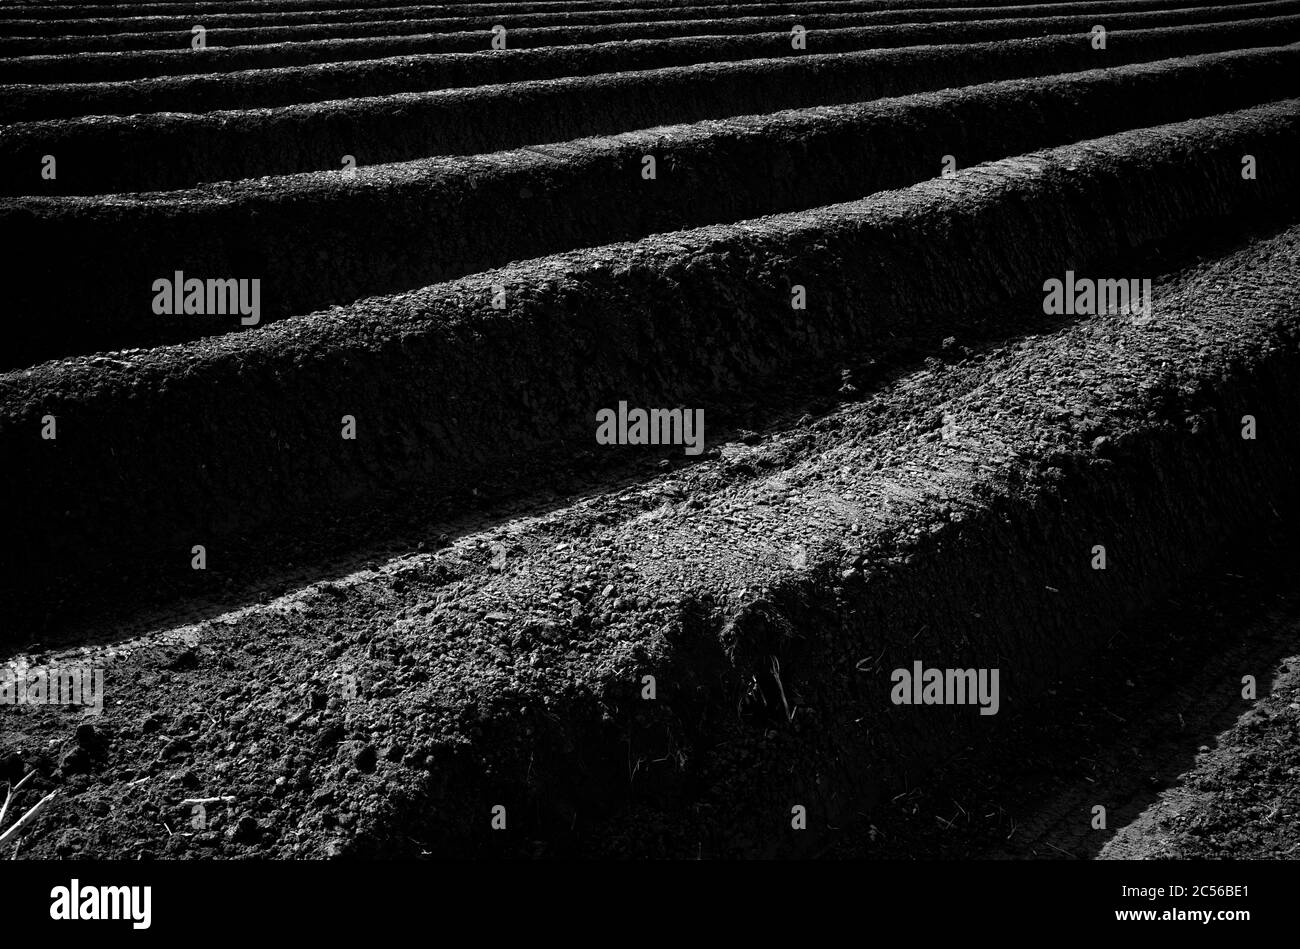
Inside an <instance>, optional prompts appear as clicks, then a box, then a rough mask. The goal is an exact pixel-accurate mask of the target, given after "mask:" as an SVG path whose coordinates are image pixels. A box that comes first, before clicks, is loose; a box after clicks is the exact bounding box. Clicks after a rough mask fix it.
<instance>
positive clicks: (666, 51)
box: [0, 0, 1300, 122]
mask: <svg viewBox="0 0 1300 949" xmlns="http://www.w3.org/2000/svg"><path fill="white" fill-rule="evenodd" d="M1269 7H1270V12H1271V13H1279V14H1285V15H1278V16H1269V17H1259V18H1256V17H1244V18H1242V17H1238V15H1237V8H1236V7H1211V8H1207V9H1206V10H1204V11H1195V12H1193V13H1135V14H1125V15H1123V16H1116V17H1112V18H1110V19H1109V26H1108V27H1107V33H1108V35H1107V42H1106V47H1107V49H1109V47H1110V45H1111V36H1110V34H1113V33H1131V32H1133V31H1134V30H1137V29H1174V28H1177V27H1178V26H1182V25H1188V26H1193V25H1203V26H1204V27H1205V28H1207V29H1210V30H1214V31H1221V32H1222V33H1223V34H1224V35H1225V36H1232V35H1235V34H1234V32H1233V31H1234V30H1238V29H1241V28H1247V29H1255V30H1259V29H1268V28H1272V29H1276V30H1279V31H1284V30H1286V29H1287V28H1288V27H1289V26H1291V25H1292V24H1293V23H1294V22H1296V19H1297V17H1296V15H1297V12H1300V0H1280V2H1278V3H1276V4H1269ZM1093 25H1094V23H1093V18H1092V17H1063V18H1060V19H1057V18H1054V17H1037V18H1031V19H1020V20H993V21H988V22H980V23H958V24H952V23H931V24H923V25H909V26H881V27H855V28H845V29H836V30H824V31H817V32H813V33H810V34H808V36H807V46H806V48H804V49H796V48H794V46H793V45H792V43H791V37H790V34H789V33H788V32H784V33H782V32H777V33H766V34H756V35H747V36H694V37H672V38H666V39H649V40H627V41H622V42H604V43H588V42H586V41H581V42H580V43H579V45H567V44H566V45H560V46H545V45H544V46H541V47H539V48H536V49H513V50H501V51H492V52H485V51H479V52H465V53H456V52H444V53H425V54H421V55H416V56H399V57H389V58H381V59H369V58H363V59H360V60H356V61H343V62H327V63H322V64H316V65H305V66H280V67H274V68H267V69H251V70H245V71H241V72H233V73H223V72H207V73H204V74H202V75H185V76H160V77H157V78H147V79H128V80H124V81H121V82H104V83H71V82H70V83H62V82H60V83H58V84H51V85H30V84H27V85H24V84H17V85H8V86H0V93H3V97H2V98H0V121H7V122H18V121H31V120H38V119H55V118H67V117H73V116H79V115H131V114H136V113H143V112H190V113H200V112H214V111H218V110H222V109H250V108H269V107H274V106H282V105H294V104H298V103H303V102H322V101H327V100H330V99H342V98H348V97H350V96H355V95H357V94H358V92H364V93H365V95H367V96H381V95H392V94H395V93H405V92H429V91H434V90H439V89H456V88H467V87H471V86H482V85H492V84H500V83H516V82H527V81H530V80H540V79H554V78H559V77H563V76H590V75H596V74H600V73H621V72H630V71H634V70H645V69H663V68H666V67H671V66H684V65H691V64H695V63H718V62H735V61H739V60H747V59H764V58H790V59H802V58H806V57H808V56H817V55H823V56H824V55H828V54H832V53H840V52H857V51H860V50H871V49H889V48H899V47H907V46H924V45H932V44H945V45H958V44H973V43H987V42H993V41H1002V42H1006V41H1009V40H1014V39H1024V38H1029V37H1038V36H1073V37H1076V38H1077V43H1078V44H1079V45H1080V46H1083V47H1087V48H1088V49H1090V50H1092V51H1093V52H1096V53H1098V54H1102V53H1105V52H1106V50H1104V49H1098V48H1095V44H1094V43H1093V42H1092V36H1091V33H1090V30H1091V29H1092V26H1093ZM552 39H554V38H553V37H543V38H542V39H541V42H543V43H545V42H549V41H550V40H552ZM435 41H437V38H435ZM475 41H476V42H477V38H476V40H475ZM350 42H351V41H347V40H341V41H337V42H332V41H328V40H327V41H322V42H319V43H307V44H301V45H302V47H303V48H304V49H306V50H325V49H327V48H329V47H332V46H337V45H346V44H348V43H350ZM363 45H364V44H363ZM1238 45H1240V44H1238ZM213 52H214V54H215V58H216V59H220V58H222V57H223V56H224V55H225V53H227V52H228V53H229V54H230V55H231V56H239V55H241V54H240V51H238V50H229V51H224V52H222V51H215V50H214V51H213ZM147 55H148V56H151V57H155V56H166V55H169V54H147ZM171 55H174V56H176V57H178V58H180V59H181V60H185V59H187V58H188V57H189V55H190V54H189V53H176V54H171ZM259 55H261V54H260V53H259ZM329 55H333V54H329ZM357 55H358V56H362V57H365V56H366V52H365V51H364V50H358V51H357ZM83 58H84V59H86V60H90V59H91V57H72V58H70V59H83ZM110 58H111V54H110ZM1098 60H1099V62H1098V65H1100V64H1101V61H1100V60H1101V57H1100V56H1098ZM68 71H69V72H70V73H76V72H78V71H79V70H78V69H77V68H75V67H73V68H70V69H69V70H68ZM47 72H48V70H47ZM58 72H59V70H57V69H56V70H55V71H54V72H53V75H54V76H56V77H57V76H58Z"/></svg>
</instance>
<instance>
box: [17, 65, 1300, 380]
mask: <svg viewBox="0 0 1300 949" xmlns="http://www.w3.org/2000/svg"><path fill="white" fill-rule="evenodd" d="M1292 96H1300V46H1290V47H1284V48H1281V49H1272V50H1255V51H1239V52H1231V53H1223V54H1214V55H1206V56H1201V57H1193V58H1187V59H1176V60H1165V61H1161V62H1157V63H1154V64H1150V65H1145V64H1143V65H1134V66H1125V67H1117V68H1114V69H1109V70H1095V71H1089V72H1083V73H1078V74H1073V75H1063V76H1052V77H1036V78H1034V79H1029V80H1015V81H1009V82H1000V83H992V84H987V85H975V86H968V87H965V88H960V89H949V90H945V91H943V92H936V93H930V94H925V95H918V96H912V97H909V98H902V99H881V100H876V101H872V102H867V103H857V104H851V105H841V106H827V107H820V108H814V109H807V110H803V111H792V112H778V113H773V114H767V115H758V116H745V117H740V118H732V119H724V120H715V121H709V122H701V123H697V124H694V125H679V126H668V127H658V128H653V129H648V130H643V131H637V132H629V133H624V134H622V135H618V136H615V137H611V138H593V139H586V140H577V141H570V142H564V143H562V144H558V145H550V146H540V147H532V148H528V149H523V150H519V151H502V152H496V153H492V154H485V155H474V156H468V157H464V158H446V159H426V160H420V161H415V162H410V163H405V164H391V165H380V166H374V167H364V166H363V167H361V168H358V169H357V170H356V172H355V173H353V174H343V173H335V172H331V173H325V174H317V175H298V176H289V177H283V178H271V179H264V180H260V181H256V182H241V183H236V184H221V185H212V186H207V187H204V188H201V189H197V190H194V191H187V192H164V193H156V194H149V195H141V196H114V197H109V198H91V199H86V200H81V201H68V200H67V199H58V198H28V199H18V200H14V201H11V202H10V203H9V204H8V205H7V206H6V207H5V208H3V209H0V227H4V228H6V229H10V230H13V231H14V232H19V231H21V232H22V233H24V234H26V235H27V236H28V239H27V240H26V241H25V242H24V243H23V244H21V245H19V246H17V247H15V248H13V249H11V251H10V253H9V263H10V266H11V267H12V268H13V269H14V271H15V272H17V273H22V274H24V275H25V279H24V281H23V282H22V283H21V284H19V285H16V286H11V287H10V289H9V312H10V318H11V330H10V349H9V355H8V357H7V358H8V359H9V360H11V362H10V364H11V365H24V364H28V363H30V362H34V361H38V360H40V359H45V358H50V357H54V356H65V355H74V354H81V353H89V352H94V351H96V350H102V349H114V348H122V347H138V346H151V345H157V344H159V343H164V342H175V341H179V340H182V339H191V338H195V337H198V336H202V335H208V334H214V333H224V332H233V331H236V330H238V329H240V328H241V326H242V325H245V324H243V323H242V322H241V317H240V315H239V314H237V313H234V312H233V311H232V312H231V313H228V314H225V315H223V316H215V315H213V316H207V317H205V316H200V315H181V314H169V315H165V316H163V315H158V314H156V313H154V312H153V311H152V310H151V307H150V304H151V301H152V299H153V293H152V292H151V291H149V287H150V285H151V284H152V282H153V281H154V279H156V278H158V277H160V276H169V275H171V274H173V273H174V272H177V271H180V272H183V273H186V274H190V275H194V276H204V275H212V276H215V275H226V276H237V277H239V278H254V277H255V278H258V279H259V280H260V281H261V295H260V301H259V307H260V309H259V312H258V325H264V324H266V323H269V322H271V321H272V320H275V319H279V318H282V317H285V316H290V315H293V314H299V313H305V312H309V311H311V310H313V309H319V308H321V307H325V306H329V305H334V304H343V303H348V302H351V301H353V300H357V299H360V298H361V297H365V296H370V295H374V294H380V293H391V292H395V291H400V290H408V289H414V288H418V287H423V286H426V285H429V284H434V283H437V282H439V281H442V280H448V279H451V278H454V277H460V276H463V275H466V274H472V273H475V272H477V271H482V270H487V269H489V268H492V267H498V266H502V265H504V264H507V263H509V262H510V261H514V260H526V259H529V258H533V257H541V256H545V255H548V254H554V253H558V252H561V251H566V250H572V249H577V248H582V247H587V246H595V245H600V244H607V243H612V242H614V241H622V240H632V239H638V238H641V237H645V236H647V235H649V234H652V233H656V232H662V231H669V230H675V229H679V228H687V227H697V226H703V225H707V224H716V223H728V222H734V221H738V220H741V219H744V218H749V217H758V216H761V215H765V214H775V213H781V212H788V211H795V210H801V209H804V208H810V207H818V206H821V205H826V204H833V203H837V202H842V201H847V200H852V199H856V198H860V197H862V196H864V195H869V194H872V193H874V192H876V191H882V190H885V189H889V188H899V187H904V186H907V185H911V184H914V183H917V182H919V181H924V180H925V179H927V178H934V177H937V176H938V175H939V174H940V173H941V171H942V165H943V161H944V157H945V156H951V161H952V162H953V167H956V165H957V163H958V162H959V163H960V166H961V167H969V166H971V165H975V164H979V163H982V162H987V161H993V160H997V159H1000V158H1005V157H1008V156H1013V155H1017V154H1020V153H1021V152H1024V151H1029V150H1032V149H1036V148H1044V147H1049V146H1055V145H1063V144H1067V143H1070V142H1074V141H1078V140H1080V139H1084V138H1095V137H1098V136H1101V135H1106V134H1111V133H1113V132H1118V131H1121V130H1124V129H1131V128H1140V127H1143V126H1147V125H1161V124H1165V123H1169V122H1174V121H1180V120H1184V119H1188V118H1193V117H1198V116H1206V115H1213V114H1215V113H1219V112H1229V111H1232V110H1235V109H1240V108H1244V107H1246V106H1250V105H1255V104H1257V103H1260V102H1266V101H1269V100H1272V99H1281V98H1286V97H1292ZM647 157H649V158H651V159H652V160H653V161H654V162H655V167H654V178H653V179H647V178H646V176H645V173H646V168H647V165H646V158H647ZM51 247H58V249H59V251H58V253H51V252H50V248H51ZM88 300H94V301H95V304H94V306H93V307H88V306H87V301H88Z"/></svg>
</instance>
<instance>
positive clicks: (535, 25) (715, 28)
mask: <svg viewBox="0 0 1300 949" xmlns="http://www.w3.org/2000/svg"><path fill="white" fill-rule="evenodd" d="M812 6H813V7H816V6H819V4H813V5H812ZM828 6H829V4H828ZM840 6H847V5H845V4H840ZM1189 6H1190V5H1189V4H1188V3H1187V2H1186V0H1118V2H1116V0H1111V2H1107V0H1072V2H1068V3H1066V2H1063V3H1050V2H1041V3H1037V4H1027V5H1026V4H1017V5H1015V6H1001V7H997V6H994V7H956V8H954V7H941V8H934V9H924V10H882V9H872V10H866V11H864V10H861V8H860V7H857V8H856V9H854V8H847V9H846V10H844V11H841V10H826V11H823V10H815V9H806V8H800V11H799V12H798V13H797V14H789V13H786V14H784V16H781V13H782V11H780V10H776V9H771V10H769V9H767V8H766V7H761V6H760V7H754V8H752V10H741V11H739V12H737V11H734V10H715V9H712V8H709V7H674V8H672V11H671V15H667V11H665V12H663V13H661V14H659V15H656V14H657V13H658V11H644V10H619V11H601V12H597V13H591V14H583V13H580V12H574V13H550V14H538V15H536V16H530V17H528V18H527V19H524V20H513V19H511V20H509V21H508V22H507V23H505V24H501V25H504V26H506V27H507V29H508V35H507V38H506V42H507V45H508V46H509V47H512V48H513V47H516V46H518V45H519V44H520V43H521V42H523V41H524V38H526V37H527V36H529V35H535V34H536V33H537V32H538V31H539V30H545V29H550V30H551V31H552V32H551V34H550V35H555V36H563V35H564V34H565V33H566V32H568V31H572V30H575V29H578V28H583V29H591V28H593V27H598V26H604V27H605V31H606V32H608V33H610V34H611V35H618V34H617V32H616V30H617V27H620V26H622V27H624V28H625V29H626V30H628V31H640V35H642V36H649V35H661V36H672V35H686V34H691V33H694V34H701V33H718V34H725V33H760V32H767V31H775V30H785V31H789V30H790V28H791V25H792V24H794V23H798V24H800V25H802V26H804V27H805V28H807V29H826V28H830V27H832V26H835V25H841V26H842V25H850V24H861V25H882V26H883V25H889V24H897V23H935V22H948V21H978V20H1003V19H1023V18H1025V17H1032V16H1069V15H1082V14H1088V15H1092V16H1098V17H1104V16H1107V15H1109V14H1113V13H1120V12H1135V11H1139V10H1176V9H1186V8H1188V7H1189ZM1258 6H1267V3H1263V4H1261V3H1249V4H1240V7H1241V8H1242V9H1243V10H1244V11H1247V12H1243V13H1242V16H1246V15H1248V12H1249V11H1250V10H1251V9H1252V8H1254V7H1258ZM501 19H502V18H501V17H499V16H489V17H464V16H461V17H443V18H438V19H425V18H421V17H415V16H410V15H405V16H401V17H399V18H394V19H388V20H363V21H358V22H343V23H331V22H320V21H318V20H308V21H307V22H304V23H298V24H271V25H266V26H261V25H258V26H249V27H242V26H233V27H227V26H224V25H222V24H221V21H219V20H212V19H210V18H207V17H205V18H204V22H203V24H202V25H203V26H204V28H205V30H206V36H205V43H206V48H207V49H208V50H212V49H216V48H229V47H232V46H245V45H261V44H270V43H286V42H293V41H299V42H301V41H304V40H319V39H349V38H352V39H356V38H360V39H371V40H374V39H376V38H380V37H386V36H387V37H394V36H408V37H409V36H412V35H414V34H428V33H451V32H477V33H478V34H480V35H485V34H486V35H489V36H490V35H491V34H490V31H491V30H492V28H493V27H494V26H496V25H498V24H500V23H501ZM0 22H2V21H0ZM702 23H707V24H711V25H710V26H709V27H708V28H704V27H701V26H700V24H702ZM195 25H196V24H194V23H189V22H187V23H183V24H173V25H172V26H171V27H170V29H168V30H167V31H165V32H142V33H113V32H103V33H94V34H88V35H63V36H5V35H4V31H3V29H2V28H0V53H3V54H4V55H6V56H34V55H40V54H56V53H93V52H123V51H132V50H175V51H182V50H183V51H187V52H190V53H194V52H197V51H196V50H194V49H193V48H192V43H193V41H194V36H193V33H192V29H193V27H194V26H195ZM653 31H659V32H658V33H657V34H656V33H654V32H653ZM625 35H626V37H627V38H635V35H634V33H632V32H629V33H627V34H625ZM393 48H394V49H396V48H398V47H396V46H394V47H393ZM473 48H474V49H483V48H486V44H485V43H479V44H478V45H476V46H474V47H473ZM274 52H275V51H273V50H268V54H269V53H274ZM191 58H196V59H199V60H202V59H203V55H202V54H200V55H199V56H198V57H193V56H192V57H191ZM69 78H75V77H69Z"/></svg>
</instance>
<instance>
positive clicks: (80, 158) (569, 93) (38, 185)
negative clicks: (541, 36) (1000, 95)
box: [0, 17, 1300, 194]
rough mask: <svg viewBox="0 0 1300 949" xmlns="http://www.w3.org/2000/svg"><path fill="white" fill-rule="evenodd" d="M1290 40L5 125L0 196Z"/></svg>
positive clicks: (604, 128)
mask: <svg viewBox="0 0 1300 949" xmlns="http://www.w3.org/2000/svg"><path fill="white" fill-rule="evenodd" d="M1296 40H1300V17H1288V18H1283V19H1276V20H1258V21H1250V22H1246V23H1230V24H1221V25H1214V26H1209V25H1201V26H1186V27H1171V28H1167V29H1162V30H1145V31H1121V32H1117V33H1113V34H1111V35H1110V37H1109V40H1108V44H1107V48H1106V49H1105V50H1096V49H1093V47H1092V46H1091V44H1090V43H1089V42H1088V39H1087V37H1086V36H1078V37H1051V38H1040V39H1024V40H1010V41H1001V42H995V43H978V44H968V45H960V46H932V47H919V48H914V49H900V50H873V51H869V52H857V53H844V54H834V55H813V56H806V57H799V58H782V59H777V60H752V61H741V62H722V63H704V64H699V65H693V66H685V67H676V68H670V69H657V70H647V71H634V72H624V73H621V74H618V75H597V76H580V77H567V78H563V79H555V80H547V81H531V82H520V83H515V84H513V85H496V86H482V87H478V88H469V89H449V90H444V91H439V92H425V93H419V94H409V95H391V96H387V97H375V98H366V99H352V100H344V101H333V102H325V103H317V104H310V105H295V106H288V107H285V108H278V109H269V110H268V109H242V110H240V111H224V112H216V113H212V114H207V115H196V114H176V113H171V114H152V115H135V116H123V117H117V116H97V117H85V118H76V119H68V120H62V121H41V122H26V123H16V124H12V125H9V126H7V127H5V128H0V193H9V194H94V193H106V192H123V191H150V190H168V189H175V188H188V187H192V186H193V185H195V184H198V183H201V182H205V181H221V180H235V179H242V178H256V177H261V176H265V175H282V174H293V173H298V172H306V171H318V170H326V169H338V168H341V167H343V164H344V156H349V155H350V156H353V157H354V159H355V161H356V162H357V163H358V164H361V165H371V164H381V163H387V162H400V161H409V160H412V159H417V158H424V157H430V156H435V155H472V154H477V153H480V152H492V151H500V150H503V149H510V148H519V147H521V146H524V145H534V144H542V143H546V142H564V141H568V140H570V139H574V138H581V137H585V136H591V135H608V134H613V133H617V132H622V131H629V130H635V129H643V128H650V127H653V126H656V125H664V124H677V123H683V122H694V121H699V120H702V119H712V118H725V117H727V116H734V115H749V114H759V113H763V112H769V111H773V110H777V109H792V108H806V107H808V106H813V105H827V104H835V103H844V102H860V101H865V100H869V99H872V98H877V97H882V96H891V95H904V94H907V93H912V92H922V91H927V90H932V89H941V88H945V87H949V86H962V85H969V84H972V83H978V82H990V81H995V80H999V79H1013V78H1026V77H1030V76H1038V75H1050V74H1053V73H1060V72H1071V71H1082V70H1087V69H1095V68H1099V67H1114V66H1119V65H1125V64H1129V63H1134V62H1148V61H1151V60H1156V59H1164V58H1168V57H1171V56H1177V55H1194V54H1198V53H1206V52H1217V51H1222V50H1229V49H1237V48H1250V47H1256V46H1266V45H1272V44H1278V45H1282V44H1285V43H1289V42H1294V41H1296ZM513 55H515V56H519V57H528V56H532V55H534V53H533V52H532V51H520V52H517V53H515V54H513ZM537 55H539V56H547V55H550V54H549V52H538V53H537ZM354 68H358V69H359V68H363V67H361V66H360V65H355V66H354ZM141 106H142V108H149V109H152V108H154V107H156V106H157V102H156V100H155V101H153V102H152V103H150V104H146V103H141ZM46 156H53V159H54V161H55V163H56V168H57V177H55V178H53V179H51V178H50V177H49V176H48V174H47V175H45V176H43V175H42V170H43V168H47V167H48V166H49V160H48V159H47V158H46Z"/></svg>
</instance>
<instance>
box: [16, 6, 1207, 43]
mask: <svg viewBox="0 0 1300 949" xmlns="http://www.w3.org/2000/svg"><path fill="white" fill-rule="evenodd" d="M1026 2H1027V0H972V2H969V3H966V2H960V0H958V2H954V0H899V2H885V3H874V2H862V0H810V2H808V3H773V2H771V0H760V2H757V3H728V2H719V3H711V2H709V0H691V2H689V3H683V4H681V5H678V4H675V3H654V2H647V0H637V2H629V3H619V2H617V0H572V2H565V0H530V2H522V3H493V4H485V3H477V4H476V3H464V4H459V3H458V4H451V5H448V4H415V5H411V4H408V3H398V4H394V3H392V2H389V0H380V2H374V3H366V2H356V3H353V2H343V3H339V4H337V5H332V4H330V3H328V2H324V0H300V2H295V0H247V2H238V0H236V2H229V3H222V4H221V6H220V8H219V9H218V10H214V9H212V8H211V7H206V6H204V5H203V4H197V3H196V4H161V3H146V4H130V3H122V4H113V5H110V6H103V5H98V6H97V5H85V6H82V5H64V6H60V5H55V4H32V5H25V4H24V5H16V4H5V5H0V34H3V35H16V34H18V33H19V31H20V30H24V29H36V30H38V31H39V32H38V34H37V35H56V34H60V33H61V34H63V35H68V34H83V35H96V34H100V33H124V32H138V31H139V30H142V29H156V28H167V27H169V26H182V25H184V22H185V21H189V20H191V19H192V18H193V17H194V16H195V15H196V14H200V13H201V14H202V15H203V16H204V18H205V19H207V20H209V21H211V22H213V23H217V24H223V25H227V26H234V25H256V24H259V23H276V22H281V23H291V22H307V23H311V22H341V23H346V22H350V21H360V20H367V19H376V18H388V19H402V18H407V17H410V18H419V17H426V18H427V17H432V16H449V17H461V16H498V15H509V16H510V17H512V18H515V17H520V16H528V17H531V16H533V15H541V16H548V15H555V14H558V15H568V14H575V13H580V14H583V15H592V14H596V15H599V14H602V13H610V14H614V15H621V14H624V13H635V14H636V16H640V15H643V14H645V13H660V14H669V15H676V12H675V11H677V10H679V9H682V8H685V9H690V10H696V9H704V10H716V11H718V13H719V15H722V14H723V12H724V11H725V12H726V13H727V14H736V15H744V14H745V13H746V12H747V11H755V10H758V11H763V12H771V13H802V12H809V13H828V12H836V11H843V10H857V9H863V8H866V9H871V10H928V9H957V10H962V9H968V8H981V7H1001V6H1017V5H1023V4H1025V3H1026ZM1038 2H1040V3H1046V4H1055V3H1072V2H1078V0H1038ZM1100 2H1102V3H1108V2H1117V0H1100ZM1213 2H1215V0H1182V3H1181V5H1183V6H1197V5H1198V4H1201V3H1213ZM225 11H234V12H229V13H227V12H225ZM637 11H639V12H637ZM214 17H215V18H216V19H214Z"/></svg>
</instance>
